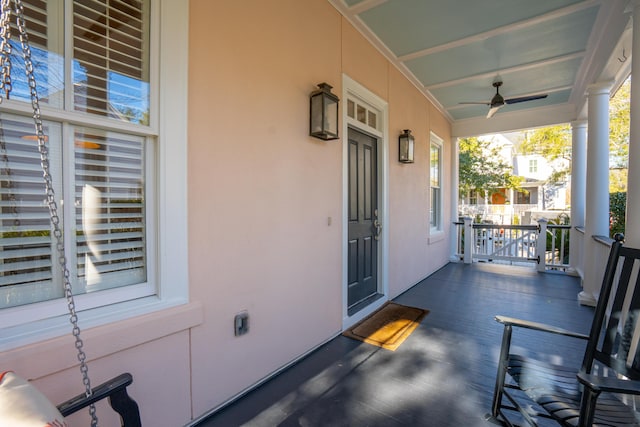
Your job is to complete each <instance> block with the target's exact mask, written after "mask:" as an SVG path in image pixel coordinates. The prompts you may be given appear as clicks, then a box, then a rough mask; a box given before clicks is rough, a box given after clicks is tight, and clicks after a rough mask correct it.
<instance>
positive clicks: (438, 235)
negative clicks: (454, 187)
mask: <svg viewBox="0 0 640 427" xmlns="http://www.w3.org/2000/svg"><path fill="white" fill-rule="evenodd" d="M433 145H436V146H438V149H439V153H440V155H439V156H438V161H439V165H438V173H439V174H440V176H439V178H438V181H439V182H440V192H439V197H438V198H439V200H438V208H439V209H438V213H437V218H438V221H437V222H438V224H437V225H436V226H435V227H434V226H433V225H432V224H431V220H429V243H432V242H437V241H439V240H442V239H444V228H443V222H444V218H443V215H444V206H442V200H443V192H444V191H443V188H442V187H443V185H442V184H443V183H442V167H443V161H442V156H443V154H444V150H443V147H444V141H443V139H442V138H440V137H439V136H438V135H436V134H435V133H433V132H430V138H429V203H431V147H432V146H433ZM430 208H431V206H430Z"/></svg>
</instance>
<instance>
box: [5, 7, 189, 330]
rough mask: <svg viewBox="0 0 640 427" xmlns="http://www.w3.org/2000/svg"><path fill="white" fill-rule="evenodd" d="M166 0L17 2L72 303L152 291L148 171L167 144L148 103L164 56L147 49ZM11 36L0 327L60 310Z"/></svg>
mask: <svg viewBox="0 0 640 427" xmlns="http://www.w3.org/2000/svg"><path fill="white" fill-rule="evenodd" d="M163 3H165V1H164V0H30V1H25V2H24V18H25V22H26V26H27V31H28V36H29V44H30V48H31V49H30V50H31V60H32V64H33V70H34V77H35V80H36V84H37V92H38V95H39V96H38V97H39V102H40V106H41V113H42V119H43V128H44V133H45V135H46V137H45V141H46V144H47V149H48V154H49V170H50V173H51V176H52V181H53V185H54V191H55V195H56V199H55V200H56V202H57V204H58V212H57V215H58V217H59V224H60V228H61V230H62V232H63V233H62V234H63V241H64V257H65V259H66V265H67V268H68V270H69V273H70V282H71V284H72V288H73V292H74V294H75V295H76V302H77V305H78V306H79V309H80V310H92V309H97V308H100V307H103V308H104V307H105V306H108V305H113V304H118V303H122V302H126V301H133V300H139V299H141V298H148V297H153V296H156V295H158V294H159V293H160V289H159V286H160V285H159V281H158V279H157V268H156V266H157V264H158V262H159V260H158V259H157V256H158V255H157V254H158V252H159V250H158V246H159V240H162V238H158V237H156V236H158V234H159V233H158V232H159V230H158V228H157V224H158V218H157V217H158V212H159V210H160V209H159V205H158V203H157V199H158V197H157V193H158V191H159V186H158V183H157V182H156V177H158V176H160V175H161V172H162V171H161V170H158V169H157V168H158V167H159V166H158V165H159V164H161V162H160V161H159V159H160V157H161V153H164V152H166V151H167V147H163V149H162V150H161V149H160V148H159V144H160V142H161V141H162V137H163V135H161V133H162V130H161V128H160V127H158V126H156V124H157V123H158V118H157V116H158V114H160V112H161V109H160V108H159V107H158V105H155V104H154V100H157V99H159V98H160V96H159V93H158V92H159V90H160V85H159V82H158V78H159V76H160V74H161V71H162V63H161V62H160V61H159V59H158V55H157V53H154V52H159V44H160V40H161V37H160V31H159V28H158V27H159V26H160V24H161V22H169V21H170V20H169V19H168V18H165V19H161V18H160V13H159V9H160V8H161V6H162V5H163ZM183 21H184V20H183ZM167 30H168V29H167ZM183 30H184V29H183ZM11 33H12V40H11V47H12V55H11V64H12V67H11V80H12V91H11V93H10V94H9V99H6V100H4V101H3V103H2V104H1V105H0V320H1V322H0V324H2V325H3V326H14V325H19V324H23V323H26V322H29V321H34V320H42V319H46V318H53V317H55V316H60V315H63V314H64V310H65V309H66V305H65V304H64V289H63V286H62V281H63V277H62V269H61V266H60V262H59V258H60V257H59V252H58V251H59V249H58V248H57V247H56V239H55V237H54V236H53V233H52V230H53V229H52V227H51V222H50V214H49V210H48V207H47V204H46V203H45V183H44V180H43V178H42V175H43V174H42V170H41V163H40V155H39V153H38V141H37V137H36V135H35V131H34V129H35V128H34V123H33V119H32V110H31V100H30V90H29V86H28V83H27V80H26V77H25V65H24V64H25V61H24V59H23V58H22V49H21V46H20V42H19V39H18V34H19V31H18V28H16V27H15V26H12V31H11ZM177 102H179V101H177ZM183 107H184V106H183ZM167 120H168V122H169V124H168V125H167V126H172V124H171V123H170V122H171V120H172V119H171V118H168V119H167ZM173 120H174V124H175V121H176V119H173ZM180 142H181V143H184V141H180ZM167 144H169V143H167ZM177 168H178V169H179V168H180V166H179V162H178V166H177ZM173 173H175V171H174V172H173ZM25 313H28V315H27V314H25Z"/></svg>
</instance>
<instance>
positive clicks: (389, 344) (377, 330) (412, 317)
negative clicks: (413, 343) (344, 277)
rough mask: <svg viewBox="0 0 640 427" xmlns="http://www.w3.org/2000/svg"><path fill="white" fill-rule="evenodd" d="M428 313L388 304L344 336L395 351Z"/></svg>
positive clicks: (414, 308)
mask: <svg viewBox="0 0 640 427" xmlns="http://www.w3.org/2000/svg"><path fill="white" fill-rule="evenodd" d="M428 313H429V311H428V310H423V309H421V308H416V307H408V306H406V305H400V304H396V303H394V302H388V303H386V304H385V305H383V306H382V307H381V308H380V309H379V310H378V311H376V312H375V313H373V314H372V315H371V316H369V317H367V318H366V319H364V320H363V321H361V322H360V323H358V324H356V325H355V326H353V327H352V328H351V329H348V330H346V331H344V332H343V333H342V335H344V336H345V337H349V338H353V339H356V340H359V341H363V342H366V343H368V344H373V345H377V346H378V347H382V348H386V349H387V350H391V351H395V350H396V349H397V348H398V347H400V344H402V343H403V342H404V340H406V339H407V338H408V337H409V335H411V333H412V332H413V331H414V330H415V329H416V328H417V327H418V325H419V324H420V322H421V321H422V319H423V318H424V317H425V316H426V315H427V314H428Z"/></svg>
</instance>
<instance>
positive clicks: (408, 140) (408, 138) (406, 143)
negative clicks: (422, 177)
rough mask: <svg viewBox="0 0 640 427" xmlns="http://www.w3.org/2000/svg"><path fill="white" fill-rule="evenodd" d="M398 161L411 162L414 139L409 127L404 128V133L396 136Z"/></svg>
mask: <svg viewBox="0 0 640 427" xmlns="http://www.w3.org/2000/svg"><path fill="white" fill-rule="evenodd" d="M398 147H399V155H398V160H400V163H413V147H414V139H413V135H411V130H410V129H405V130H404V133H403V134H402V135H400V136H399V137H398Z"/></svg>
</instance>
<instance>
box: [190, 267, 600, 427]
mask: <svg viewBox="0 0 640 427" xmlns="http://www.w3.org/2000/svg"><path fill="white" fill-rule="evenodd" d="M579 291H580V283H579V279H578V278H576V277H571V276H568V275H564V274H561V273H542V274H541V273H537V272H535V270H534V269H533V268H531V267H515V266H505V265H495V264H489V263H477V264H472V265H464V264H448V265H447V266H445V267H444V268H442V269H441V270H439V271H437V272H436V273H434V274H433V275H431V276H430V277H428V278H427V279H425V280H423V281H422V282H420V283H418V284H417V285H416V286H414V287H413V288H411V289H410V290H409V291H407V292H405V293H404V294H403V295H401V296H399V297H398V298H396V300H395V301H396V302H399V303H402V304H406V305H411V306H415V307H421V308H425V309H427V310H429V311H430V313H429V314H428V315H427V317H426V318H425V319H424V320H423V321H422V323H421V325H420V326H419V327H418V328H417V329H416V330H415V332H413V334H412V335H411V336H410V337H409V338H408V339H407V341H405V342H404V343H403V344H402V345H401V346H400V348H399V349H398V350H396V351H395V352H392V351H388V350H384V349H380V348H378V347H375V346H372V345H369V344H364V343H361V342H358V341H354V340H352V339H349V338H345V337H342V336H339V337H337V338H335V339H333V340H332V341H330V342H329V343H327V344H326V345H324V346H322V347H321V348H320V349H318V350H317V351H315V352H313V353H312V354H311V355H309V356H308V357H306V358H305V359H303V360H302V361H300V362H299V363H297V364H295V365H294V366H293V367H291V368H289V369H288V370H286V371H285V372H283V373H282V374H280V375H278V376H277V377H275V378H274V379H272V380H270V381H269V382H267V383H265V384H264V385H262V386H261V387H259V388H258V389H256V390H254V391H252V392H251V393H249V394H247V395H245V396H244V397H242V398H241V399H239V400H238V401H237V402H235V403H233V404H231V405H229V406H227V407H226V408H224V409H222V410H220V411H218V412H216V413H215V414H213V415H212V416H211V417H209V418H208V419H207V420H205V421H203V422H201V423H200V424H199V426H200V427H222V426H224V427H229V426H285V427H286V426H385V427H386V426H444V427H446V426H456V427H457V426H461V427H462V426H485V427H491V426H494V425H495V421H493V422H492V421H491V420H490V421H486V420H485V416H486V414H487V413H489V411H490V406H491V399H492V393H493V385H494V382H495V372H496V366H497V359H498V352H499V349H500V340H501V336H502V327H501V325H499V324H498V323H497V322H495V320H494V319H493V317H494V316H495V315H496V314H503V315H507V316H513V317H519V318H524V319H529V320H537V321H542V322H546V323H551V324H554V325H557V326H562V327H564V328H567V329H572V330H575V331H577V332H583V333H588V331H589V326H590V322H591V317H592V313H593V309H591V308H589V307H583V306H580V305H579V304H578V303H577V294H578V292H579ZM512 346H517V347H520V348H521V349H522V350H523V351H527V352H532V353H537V352H542V353H543V354H544V355H546V356H545V357H553V358H555V359H556V361H557V360H565V361H567V362H568V363H576V365H579V363H580V361H581V358H582V353H583V351H584V344H583V343H581V342H580V341H577V340H571V339H569V340H567V339H566V338H560V337H558V338H548V337H541V336H540V334H537V333H536V332H534V331H528V330H525V331H522V330H516V331H515V332H514V338H513V341H512ZM541 425H553V424H550V423H549V422H548V421H544V420H543V422H542V423H541Z"/></svg>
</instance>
